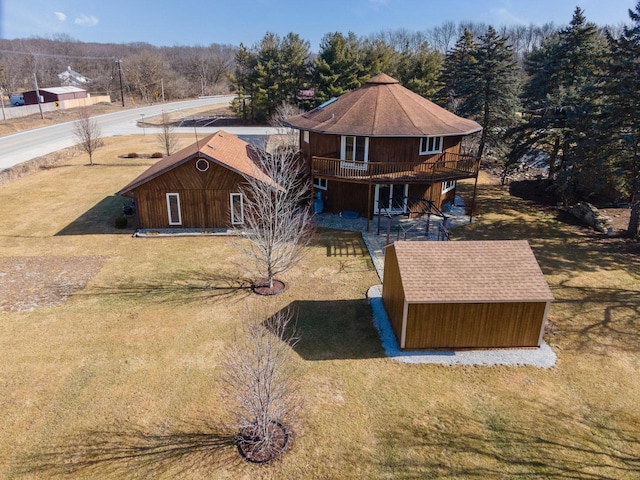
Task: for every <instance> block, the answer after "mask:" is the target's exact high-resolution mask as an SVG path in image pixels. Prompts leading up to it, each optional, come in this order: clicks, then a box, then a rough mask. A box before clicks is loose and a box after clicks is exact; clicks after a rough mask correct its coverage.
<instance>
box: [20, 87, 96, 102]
mask: <svg viewBox="0 0 640 480" xmlns="http://www.w3.org/2000/svg"><path fill="white" fill-rule="evenodd" d="M38 92H39V93H40V97H42V99H41V102H40V103H49V102H62V101H64V100H75V99H81V98H87V97H88V94H87V91H86V90H84V89H82V88H78V87H52V88H40V89H38ZM24 103H25V104H26V105H37V104H38V96H37V94H36V91H35V90H31V91H28V92H24Z"/></svg>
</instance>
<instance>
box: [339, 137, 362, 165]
mask: <svg viewBox="0 0 640 480" xmlns="http://www.w3.org/2000/svg"><path fill="white" fill-rule="evenodd" d="M340 159H341V160H343V162H342V168H355V169H358V170H366V169H367V166H366V165H362V164H361V163H355V162H368V161H369V137H356V136H354V135H343V136H342V141H341V144H340Z"/></svg>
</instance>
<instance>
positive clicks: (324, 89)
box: [313, 32, 364, 105]
mask: <svg viewBox="0 0 640 480" xmlns="http://www.w3.org/2000/svg"><path fill="white" fill-rule="evenodd" d="M363 70H364V68H363V66H362V53H361V47H360V44H359V42H358V39H357V38H356V36H355V35H354V34H353V33H351V32H349V34H348V35H347V36H346V37H345V36H344V35H343V34H342V33H339V32H336V33H329V34H327V35H325V36H324V37H323V39H322V42H321V43H320V53H319V54H318V57H317V58H316V61H315V65H314V73H313V78H314V85H315V90H316V102H317V104H318V105H319V104H321V103H324V102H326V101H327V100H329V99H331V98H333V97H339V96H340V95H342V94H344V93H346V92H348V91H350V90H353V89H354V88H358V87H359V86H361V85H362V83H363V80H362V77H363Z"/></svg>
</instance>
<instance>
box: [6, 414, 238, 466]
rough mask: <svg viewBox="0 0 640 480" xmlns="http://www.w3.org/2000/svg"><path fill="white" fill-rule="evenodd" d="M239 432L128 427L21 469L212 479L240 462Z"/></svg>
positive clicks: (68, 443)
mask: <svg viewBox="0 0 640 480" xmlns="http://www.w3.org/2000/svg"><path fill="white" fill-rule="evenodd" d="M234 435H235V433H234V432H233V431H232V430H231V429H228V428H221V427H215V426H209V425H205V424H202V423H200V424H186V423H185V424H182V425H180V426H178V427H176V428H174V429H172V430H171V431H169V432H158V433H154V432H149V431H147V430H146V429H144V428H142V427H137V426H134V425H127V426H125V428H119V427H114V428H111V429H106V430H93V431H85V432H81V433H79V434H76V435H73V436H69V437H66V438H63V439H62V440H61V441H60V442H58V443H57V444H56V443H53V444H52V445H51V446H50V448H48V449H45V450H44V451H42V452H40V453H37V454H33V455H29V456H27V457H26V458H24V459H23V460H22V461H21V463H20V464H19V466H18V470H19V471H20V472H21V473H23V474H32V475H37V476H38V477H40V478H51V477H56V476H57V477H61V476H69V475H73V474H77V473H82V474H83V475H90V474H93V475H95V476H96V478H104V477H111V478H131V476H132V472H135V476H136V478H158V477H159V476H168V477H171V478H181V477H183V476H184V475H186V474H193V473H197V474H198V475H200V476H201V477H202V478H213V477H214V476H215V475H216V471H217V469H219V468H220V467H222V466H228V465H232V464H234V463H240V461H241V460H240V457H239V455H238V452H237V450H236V448H235V442H234Z"/></svg>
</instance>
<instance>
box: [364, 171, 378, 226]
mask: <svg viewBox="0 0 640 480" xmlns="http://www.w3.org/2000/svg"><path fill="white" fill-rule="evenodd" d="M378 215H380V212H378ZM370 218H371V177H369V182H368V183H367V232H368V231H369V219H370Z"/></svg>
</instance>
